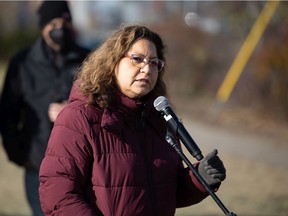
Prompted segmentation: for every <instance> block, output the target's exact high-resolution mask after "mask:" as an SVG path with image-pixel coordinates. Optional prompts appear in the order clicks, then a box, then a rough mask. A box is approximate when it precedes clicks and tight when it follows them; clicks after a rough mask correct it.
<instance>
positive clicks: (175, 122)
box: [162, 107, 203, 161]
mask: <svg viewBox="0 0 288 216" xmlns="http://www.w3.org/2000/svg"><path fill="white" fill-rule="evenodd" d="M162 114H163V115H164V118H165V120H166V121H167V123H168V127H169V129H170V130H171V131H172V132H173V133H174V134H175V135H176V136H177V137H179V139H180V140H181V141H182V143H183V144H184V145H185V147H186V148H187V150H188V151H189V152H190V154H191V155H192V156H193V157H195V158H196V159H197V160H198V161H200V160H201V159H202V158H203V155H202V153H201V150H200V149H199V147H198V146H197V144H196V143H195V141H194V140H193V139H192V137H191V136H190V134H189V133H188V132H187V130H186V129H185V127H184V126H183V124H182V123H181V122H180V121H179V119H178V117H177V116H176V114H175V113H174V112H173V110H172V109H171V108H170V107H166V108H165V109H163V110H162Z"/></svg>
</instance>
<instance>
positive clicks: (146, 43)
mask: <svg viewBox="0 0 288 216" xmlns="http://www.w3.org/2000/svg"><path fill="white" fill-rule="evenodd" d="M164 62H165V58H164V45H163V42H162V40H161V38H160V37H159V36H158V34H156V33H154V32H152V31H151V30H150V29H148V28H147V27H144V26H127V27H123V28H121V29H120V30H118V31H117V32H115V33H114V34H113V35H112V36H111V37H110V38H108V39H107V40H106V41H105V42H104V43H103V44H102V46H101V47H99V48H98V49H97V50H95V51H93V52H92V53H91V54H90V55H89V57H88V58H87V59H86V60H85V62H84V64H83V66H82V68H81V70H80V73H79V75H78V78H77V80H76V82H75V83H74V87H73V89H72V91H71V94H70V99H69V104H68V105H67V106H66V107H65V108H64V110H63V111H62V112H61V113H60V114H59V116H58V118H57V120H56V122H55V124H54V129H53V131H52V133H51V136H50V140H49V143H48V148H47V151H46V156H45V158H44V160H43V161H42V165H41V170H40V182H41V184H40V189H39V192H40V198H41V204H42V209H43V211H44V213H45V214H46V215H69V216H70V215H85V216H88V215H94V216H95V215H105V216H106V215H125V216H130V215H131V216H132V215H133V216H135V215H144V216H150V215H161V216H166V215H174V213H175V209H176V207H183V206H188V205H192V204H195V203H198V202H200V201H201V200H203V199H204V198H205V197H206V196H207V195H208V193H207V191H206V190H205V188H204V187H203V186H202V185H201V184H200V183H199V182H198V181H197V180H196V178H195V177H194V175H193V174H192V173H191V172H190V171H189V170H188V169H187V168H186V169H184V168H183V165H182V162H181V160H180V159H179V157H178V155H177V153H176V152H175V151H174V150H173V149H172V148H171V147H170V146H169V145H168V144H167V142H166V140H165V135H166V132H167V129H166V125H165V124H166V123H165V121H164V119H163V117H162V116H160V114H159V112H157V111H156V110H155V109H154V107H153V101H154V100H155V99H156V98H157V97H158V96H160V95H164V96H166V87H165V83H164V82H163V75H164V71H165V63H164ZM209 155H210V156H209ZM209 155H208V156H209V157H208V159H207V157H205V158H204V159H203V161H201V162H200V164H199V172H200V170H202V171H201V172H200V173H201V174H202V176H203V177H204V178H205V179H206V180H207V182H208V180H209V181H210V185H217V187H218V186H219V185H220V183H221V181H222V180H224V178H225V168H224V166H223V164H222V162H221V160H220V159H219V158H218V156H217V153H214V154H213V155H212V156H211V154H209ZM211 158H212V159H211ZM209 161H214V162H215V163H214V164H217V167H218V169H215V168H213V166H212V167H211V164H210V163H208V162H209ZM207 164H208V165H207ZM205 165H207V166H205ZM200 167H201V169H200ZM211 168H213V169H212V170H213V171H215V170H216V171H217V172H216V175H209V172H208V171H207V169H210V171H211ZM207 173H208V175H207ZM212 173H213V174H215V173H214V172H212ZM211 182H212V183H211Z"/></svg>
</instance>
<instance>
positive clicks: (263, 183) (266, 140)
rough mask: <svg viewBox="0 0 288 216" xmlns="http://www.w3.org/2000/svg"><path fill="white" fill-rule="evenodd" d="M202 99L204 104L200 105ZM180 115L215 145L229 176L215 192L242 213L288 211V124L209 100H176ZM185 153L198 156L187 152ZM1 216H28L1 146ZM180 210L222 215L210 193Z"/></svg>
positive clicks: (282, 214)
mask: <svg viewBox="0 0 288 216" xmlns="http://www.w3.org/2000/svg"><path fill="white" fill-rule="evenodd" d="M199 104H200V105H199ZM174 105H175V106H176V110H175V112H176V113H177V115H178V116H179V117H180V118H181V119H182V121H183V124H184V126H185V127H186V129H187V130H188V131H189V133H190V134H191V136H192V137H193V139H194V140H195V142H196V143H197V145H198V146H199V148H200V149H201V150H202V153H203V154H204V155H205V154H207V153H208V152H209V151H212V149H213V148H217V149H218V151H219V156H220V157H221V159H222V160H223V161H224V164H225V166H226V169H227V178H226V180H225V181H224V183H223V184H222V185H221V188H220V190H219V191H218V192H217V193H216V194H217V196H218V197H219V199H220V200H221V201H222V202H223V204H224V205H225V206H226V207H227V208H228V210H230V211H231V212H234V213H235V214H237V215H238V216H240V215H241V216H287V215H288V187H287V186H286V184H287V182H288V172H287V169H288V157H287V155H288V135H287V131H288V127H287V125H286V124H281V123H279V122H275V121H271V120H267V118H265V117H261V116H260V117H259V116H257V114H255V113H253V111H251V110H249V109H247V110H245V109H242V110H241V111H239V110H235V109H230V108H224V107H223V106H222V105H219V104H215V102H211V101H208V102H207V101H204V102H203V101H197V100H195V101H194V102H193V104H192V103H187V100H180V99H179V100H177V104H174ZM186 156H187V157H188V158H189V159H190V161H191V162H195V159H194V158H192V157H191V156H190V155H189V154H188V153H187V152H186ZM0 168H1V176H0V216H28V215H29V214H30V210H29V208H28V206H27V202H26V199H25V195H24V189H23V170H22V169H21V168H19V167H17V166H15V165H13V164H11V163H9V162H8V161H7V158H6V155H5V154H4V152H3V149H2V146H1V147H0ZM176 215H177V216H188V215H190V216H220V215H224V213H223V212H222V210H221V209H220V208H219V206H218V205H217V204H216V202H215V201H214V200H213V199H212V198H211V197H208V198H207V199H205V200H204V201H202V202H201V203H200V204H197V205H194V206H191V207H187V208H181V209H177V212H176Z"/></svg>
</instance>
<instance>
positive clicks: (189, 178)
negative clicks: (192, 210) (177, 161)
mask: <svg viewBox="0 0 288 216" xmlns="http://www.w3.org/2000/svg"><path fill="white" fill-rule="evenodd" d="M197 166H198V163H196V164H194V167H197ZM177 185H178V187H177V208H180V207H186V206H190V205H193V204H197V203H199V202H201V201H202V200H203V199H205V198H206V197H207V196H208V195H209V193H208V191H207V190H206V189H205V187H204V186H203V185H202V184H201V183H200V182H199V181H198V179H197V178H196V176H195V175H194V174H193V172H192V171H191V170H190V169H189V168H188V167H187V168H185V169H182V170H181V171H180V172H179V175H178V184H177Z"/></svg>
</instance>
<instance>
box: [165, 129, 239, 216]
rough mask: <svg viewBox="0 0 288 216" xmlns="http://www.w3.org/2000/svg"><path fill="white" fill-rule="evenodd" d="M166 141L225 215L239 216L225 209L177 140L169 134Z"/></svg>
mask: <svg viewBox="0 0 288 216" xmlns="http://www.w3.org/2000/svg"><path fill="white" fill-rule="evenodd" d="M166 141H167V142H168V143H169V144H170V145H171V146H172V147H173V148H174V149H175V151H176V152H177V153H178V154H179V156H180V157H181V158H182V160H183V161H184V162H185V163H186V164H187V166H188V167H189V168H190V169H191V170H192V172H193V174H194V175H195V176H196V178H197V179H198V180H199V181H200V182H201V184H202V185H203V186H204V187H205V189H206V190H207V191H208V192H209V194H210V196H211V197H212V198H213V199H214V200H215V202H216V203H217V204H218V206H219V207H220V208H221V209H222V211H223V212H224V214H225V215H227V216H237V215H236V214H234V213H233V212H229V210H228V209H227V208H226V207H225V205H224V204H223V203H222V202H221V200H220V199H219V198H218V197H217V195H216V194H215V193H214V191H213V190H212V189H211V187H210V186H209V185H208V184H207V183H206V181H205V180H204V179H203V178H202V176H201V175H200V174H199V173H198V170H197V169H196V168H195V167H194V166H193V165H192V163H191V162H190V161H189V159H188V158H187V157H186V156H185V154H184V153H183V152H182V150H181V149H180V148H179V146H178V144H177V142H176V140H175V139H174V137H173V136H172V134H170V133H169V132H168V133H167V135H166Z"/></svg>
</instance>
